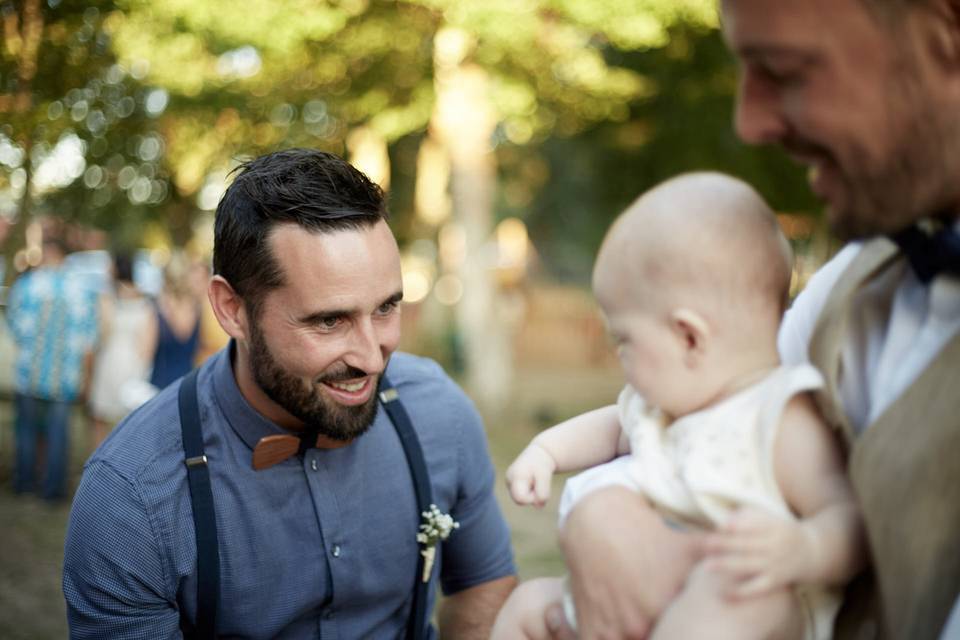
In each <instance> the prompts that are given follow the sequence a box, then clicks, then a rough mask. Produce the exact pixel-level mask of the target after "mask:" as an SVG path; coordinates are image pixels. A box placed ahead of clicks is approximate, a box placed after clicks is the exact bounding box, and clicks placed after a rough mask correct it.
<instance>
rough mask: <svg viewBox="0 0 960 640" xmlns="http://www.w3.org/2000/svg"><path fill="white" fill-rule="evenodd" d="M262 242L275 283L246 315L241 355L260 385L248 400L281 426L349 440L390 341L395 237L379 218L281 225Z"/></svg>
mask: <svg viewBox="0 0 960 640" xmlns="http://www.w3.org/2000/svg"><path fill="white" fill-rule="evenodd" d="M270 242H271V248H272V252H273V255H274V257H275V259H276V260H277V263H278V265H279V266H280V268H281V270H282V272H283V279H284V284H283V285H281V286H280V287H278V288H276V289H272V290H271V291H269V292H268V293H267V294H266V296H265V298H264V300H263V304H262V306H261V311H260V316H259V317H258V318H253V319H251V320H250V326H249V329H248V340H247V341H246V343H247V344H246V349H247V358H246V360H247V362H248V363H249V367H250V370H251V374H252V377H253V380H254V381H255V382H256V385H257V386H258V387H259V389H260V390H261V391H262V392H263V394H262V396H260V397H259V402H254V405H255V408H257V409H258V410H259V411H260V412H261V413H262V414H264V415H265V416H267V417H268V418H271V419H272V420H274V421H275V422H277V424H279V425H281V426H284V427H288V428H295V429H299V428H302V426H303V425H304V424H306V425H308V426H310V427H313V428H317V429H319V431H320V433H321V434H323V435H325V436H328V437H330V438H333V439H335V440H341V441H346V440H351V439H353V438H355V437H357V436H358V435H360V434H361V433H363V432H364V431H366V430H367V428H369V426H370V424H371V423H372V421H373V418H374V416H375V414H376V402H377V396H376V390H377V384H378V382H379V378H380V375H381V374H382V373H383V371H384V369H385V368H386V364H387V360H388V359H389V357H390V354H392V353H393V351H394V350H395V349H396V348H397V344H398V343H399V340H400V307H399V304H400V299H401V297H402V285H401V276H400V255H399V251H398V250H397V244H396V241H395V240H394V237H393V234H392V233H391V232H390V228H389V227H388V226H387V224H386V223H385V222H383V221H380V222H377V223H376V224H375V225H372V226H369V227H363V228H362V229H359V230H355V229H349V230H343V231H334V232H329V233H316V232H310V231H307V230H304V229H302V228H300V227H297V226H295V225H281V226H279V227H276V228H275V229H274V230H273V231H272V232H271V236H270ZM257 395H259V394H257ZM257 404H259V405H260V406H256V405H257Z"/></svg>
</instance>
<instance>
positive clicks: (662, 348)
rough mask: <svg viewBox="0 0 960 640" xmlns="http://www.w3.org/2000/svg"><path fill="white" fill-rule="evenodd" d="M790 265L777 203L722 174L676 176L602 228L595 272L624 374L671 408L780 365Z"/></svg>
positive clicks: (696, 402) (702, 402)
mask: <svg viewBox="0 0 960 640" xmlns="http://www.w3.org/2000/svg"><path fill="white" fill-rule="evenodd" d="M791 269H792V255H791V252H790V246H789V244H788V243H787V240H786V238H784V236H783V234H782V232H781V231H780V228H779V226H778V224H777V221H776V218H775V217H774V215H773V212H772V211H771V210H770V208H769V207H768V206H767V204H766V203H765V202H764V201H763V199H762V198H761V197H760V196H759V195H758V194H757V193H756V191H754V190H753V189H752V188H751V187H750V186H749V185H747V184H746V183H744V182H742V181H740V180H737V179H734V178H731V177H729V176H725V175H722V174H718V173H690V174H684V175H681V176H679V177H676V178H673V179H671V180H668V181H666V182H663V183H661V184H660V185H658V186H656V187H654V188H653V189H651V190H650V191H647V192H646V193H644V194H643V195H641V196H640V198H639V199H637V200H636V202H634V203H633V204H632V205H630V207H629V208H627V210H626V211H625V212H624V213H623V214H622V215H621V216H620V217H619V218H618V219H617V221H616V222H615V223H614V224H613V226H612V227H611V228H610V231H608V232H607V236H606V238H605V239H604V241H603V246H602V247H601V248H600V254H599V255H598V257H597V262H596V266H595V267H594V271H593V289H594V294H595V295H596V297H597V301H598V302H599V303H600V307H601V308H602V309H603V313H604V316H605V317H606V320H607V324H608V327H609V329H610V333H611V335H612V336H613V338H614V340H615V342H616V344H617V353H618V355H619V357H620V362H621V365H622V366H623V370H624V373H625V374H626V376H627V381H628V382H629V383H630V384H631V385H632V386H633V387H634V388H635V389H636V390H637V391H638V392H639V393H640V394H641V395H643V396H644V398H645V399H646V400H647V401H648V402H650V403H651V404H654V405H656V406H658V407H660V408H661V409H662V410H663V411H665V412H666V413H667V414H669V415H671V416H673V417H679V416H682V415H685V414H687V413H690V412H692V411H696V410H698V409H702V408H703V407H705V406H707V405H709V404H711V403H713V402H714V401H716V400H718V399H720V398H722V397H724V396H725V395H727V394H729V393H731V392H732V391H735V390H736V389H738V388H740V387H741V386H743V385H745V384H747V383H749V382H751V381H752V379H753V378H756V377H757V376H758V375H759V374H760V373H761V372H763V371H765V370H767V369H770V368H772V367H774V366H776V365H777V364H778V362H779V358H778V356H777V347H776V338H777V329H778V327H779V323H780V317H781V315H782V314H783V310H784V307H785V304H786V300H787V293H788V290H789V285H790V273H791Z"/></svg>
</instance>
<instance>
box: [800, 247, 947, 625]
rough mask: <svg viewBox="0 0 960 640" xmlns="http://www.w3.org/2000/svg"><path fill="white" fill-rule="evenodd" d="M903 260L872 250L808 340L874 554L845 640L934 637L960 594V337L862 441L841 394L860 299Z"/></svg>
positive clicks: (849, 605) (855, 587)
mask: <svg viewBox="0 0 960 640" xmlns="http://www.w3.org/2000/svg"><path fill="white" fill-rule="evenodd" d="M896 254H897V251H896V248H895V247H894V245H893V244H892V243H890V242H889V241H887V240H882V239H881V240H874V241H872V242H870V243H868V244H866V245H865V246H864V248H863V250H862V251H861V252H860V254H859V255H858V256H857V257H856V258H855V259H854V261H853V263H852V264H851V265H850V266H849V267H848V268H847V271H846V272H844V274H843V275H842V276H841V277H840V279H839V281H838V282H837V284H836V286H835V287H834V290H833V291H832V292H831V294H830V297H829V298H828V300H827V303H826V305H825V306H824V308H823V311H822V313H821V315H820V318H819V320H818V323H817V326H816V329H815V331H814V333H813V337H812V338H811V340H810V359H811V361H812V363H813V364H814V365H815V366H816V367H817V368H818V369H820V371H821V372H822V373H823V375H824V378H825V380H826V385H825V386H824V389H823V391H822V392H819V393H818V395H817V403H818V404H819V405H820V408H821V410H822V411H823V413H824V415H825V416H826V418H827V420H828V422H830V423H831V424H832V425H834V426H835V427H836V428H837V429H839V430H840V431H841V432H842V433H843V434H844V436H845V438H846V441H847V444H848V446H849V450H850V459H849V470H850V477H851V480H852V482H853V486H854V489H855V491H856V494H857V498H858V499H859V502H860V505H861V507H862V509H863V513H864V518H865V520H866V524H867V535H868V539H869V543H870V548H871V550H872V558H873V567H872V570H870V571H867V572H866V573H865V574H863V575H861V576H860V577H859V578H857V580H855V581H854V582H853V583H852V584H851V585H850V587H849V588H848V590H847V596H846V601H845V604H844V607H843V609H842V610H841V612H840V616H839V618H838V620H837V633H836V637H837V638H838V639H844V640H845V639H847V638H856V639H860V638H864V639H866V638H895V639H897V640H899V639H900V638H904V639H910V640H922V639H925V638H930V639H931V640H936V638H938V636H939V633H940V630H941V629H942V628H943V625H944V624H945V622H946V619H947V616H948V615H949V613H950V610H951V607H952V606H953V603H954V601H955V599H956V598H957V596H958V594H960V336H955V337H954V338H953V339H951V340H950V341H949V342H948V343H947V345H946V346H945V347H944V348H943V350H942V351H941V352H940V353H939V354H938V355H937V356H936V357H935V358H934V359H933V361H932V362H931V363H930V364H929V365H928V367H927V369H926V370H925V371H924V372H923V373H921V374H920V376H919V377H918V378H917V380H916V381H915V382H914V383H913V384H912V386H910V387H909V388H908V389H907V390H906V391H905V392H904V393H903V394H902V395H901V396H900V398H899V399H897V400H896V401H895V402H894V403H893V404H892V405H891V406H890V407H889V408H887V410H886V411H885V412H884V413H883V414H882V415H881V416H880V418H879V419H878V420H877V421H876V422H874V423H873V424H871V425H869V426H868V427H867V428H866V429H865V430H864V431H863V432H862V433H861V435H860V436H859V437H858V436H857V435H856V433H855V432H854V431H853V430H852V428H851V427H850V425H849V424H848V422H847V420H846V417H845V416H844V414H843V411H842V408H841V406H840V400H839V398H840V396H839V394H838V391H837V383H838V381H839V378H840V370H841V349H840V347H841V344H842V341H843V339H844V337H845V336H846V328H847V319H848V318H849V317H850V314H851V312H853V311H854V309H853V307H854V305H853V303H852V300H853V297H854V294H855V293H856V292H857V290H858V289H859V288H860V287H861V286H862V285H863V284H864V283H865V282H867V281H869V280H870V279H871V278H873V277H874V276H876V275H877V274H879V273H880V272H881V271H883V270H884V269H886V268H888V267H889V266H891V265H892V264H894V263H895V262H896V261H897V259H898V258H897V257H896ZM881 612H882V613H881Z"/></svg>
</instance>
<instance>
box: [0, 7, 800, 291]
mask: <svg viewBox="0 0 960 640" xmlns="http://www.w3.org/2000/svg"><path fill="white" fill-rule="evenodd" d="M22 4H23V3H22V2H17V3H14V2H12V1H11V0H6V2H3V3H2V4H0V6H2V7H3V16H4V20H5V21H6V22H7V23H9V21H10V19H11V16H14V15H17V16H19V15H20V13H18V12H20V11H21V5H22ZM40 6H41V8H42V13H43V37H42V43H41V48H40V54H39V56H38V57H37V65H38V66H37V73H36V74H35V77H34V79H33V80H32V82H31V84H30V86H29V87H28V89H29V93H30V108H29V109H26V110H22V109H21V110H19V111H17V110H15V109H14V108H13V106H12V105H13V100H14V97H15V96H16V95H17V92H18V91H21V90H22V89H23V83H22V82H20V81H19V79H18V78H19V75H18V74H19V73H20V71H22V60H20V58H19V57H18V56H17V55H16V51H14V49H15V48H16V47H14V46H11V45H10V44H9V42H8V43H7V44H6V46H5V47H3V48H2V51H0V112H2V116H3V126H2V127H0V134H2V136H3V138H0V151H2V149H3V144H4V140H6V141H7V143H8V146H10V145H12V146H10V148H19V149H21V150H22V151H25V152H26V153H29V156H30V160H29V164H23V163H26V162H27V160H23V161H22V162H21V164H22V165H23V166H14V165H15V164H16V163H14V162H12V161H11V162H10V163H8V164H3V162H4V158H8V159H9V158H10V157H12V156H10V154H4V153H0V208H2V207H6V209H5V210H4V211H5V212H6V215H8V216H10V215H12V214H13V213H15V211H16V206H14V205H16V204H17V203H16V201H15V200H13V201H11V200H8V201H7V202H6V204H4V201H3V196H2V194H3V193H4V192H5V193H7V194H10V193H14V192H15V191H16V190H15V189H12V188H11V185H12V184H13V183H16V182H17V181H18V180H21V179H22V178H23V176H24V174H26V175H27V176H28V177H29V178H30V179H34V178H37V177H38V176H36V175H35V173H36V171H37V170H38V169H39V167H40V164H41V161H42V159H43V158H44V157H45V156H46V155H47V154H49V153H50V152H51V151H52V150H53V149H55V148H56V145H57V144H58V142H61V141H63V140H73V137H74V136H75V137H76V139H77V140H79V142H80V147H81V150H82V156H83V167H82V170H81V171H80V172H79V173H78V172H77V171H76V167H74V171H73V173H76V174H77V175H76V178H75V179H73V180H72V181H70V179H69V176H68V178H67V179H64V180H61V181H60V182H59V183H57V184H56V185H53V186H49V187H47V188H44V189H39V190H37V191H36V193H37V197H38V198H39V201H40V205H41V206H42V207H43V208H45V209H46V210H48V211H52V212H55V213H56V214H57V215H60V216H62V217H65V218H68V219H74V220H77V221H81V222H84V223H87V224H93V225H95V226H98V227H101V228H105V229H111V230H114V231H117V232H118V233H121V234H128V235H136V234H137V233H142V231H143V230H144V229H145V228H146V223H148V222H149V221H150V220H156V219H162V220H163V221H164V223H165V224H166V226H167V227H168V228H170V229H171V230H172V233H173V236H174V238H175V239H176V240H177V241H183V240H184V239H186V238H187V237H189V234H190V232H191V223H192V219H193V218H194V215H195V213H196V210H197V202H198V196H199V194H200V193H201V192H202V191H203V189H204V188H205V187H206V186H209V185H211V184H212V185H215V186H220V185H222V183H223V180H224V176H225V174H226V172H227V171H228V170H229V169H230V168H232V166H234V165H235V164H236V162H237V159H238V158H241V157H243V156H249V155H254V154H260V153H263V152H266V151H270V150H273V149H277V148H282V147H290V146H309V147H317V148H323V149H327V150H331V151H334V152H337V153H344V151H345V144H346V138H347V135H348V134H349V132H350V130H351V129H353V128H355V127H357V126H360V125H363V126H367V127H370V128H372V129H373V130H374V131H376V132H378V133H379V134H380V135H381V136H383V137H384V138H385V139H386V140H387V141H388V143H390V145H391V156H392V159H393V178H394V180H393V187H392V189H393V198H392V199H393V203H394V210H395V212H397V213H398V214H399V215H398V217H399V220H398V227H399V228H400V229H401V235H406V234H407V233H415V229H414V228H413V227H412V226H411V224H410V223H409V221H408V220H405V218H404V217H405V216H406V215H409V214H410V212H411V210H412V201H413V196H412V184H413V179H414V177H415V176H414V174H415V158H416V148H417V144H418V141H419V140H420V139H421V138H422V136H423V135H424V132H425V131H426V129H427V126H428V124H429V121H430V118H431V115H432V113H433V109H434V102H435V88H434V83H435V79H436V78H435V76H436V73H437V69H438V65H442V64H444V62H443V59H444V56H451V55H452V56H453V57H454V58H456V59H457V60H458V61H459V60H462V61H464V62H466V63H467V64H475V65H478V66H480V67H482V68H483V69H484V71H485V72H486V73H487V76H488V78H489V79H490V85H489V86H490V97H491V102H492V104H493V106H494V108H495V110H496V117H497V118H498V122H499V125H498V127H497V130H496V134H495V139H494V140H493V143H494V146H495V148H496V152H497V155H498V162H499V164H500V166H501V190H500V199H499V204H498V213H499V215H502V216H506V215H518V216H520V217H523V218H525V219H526V220H527V221H528V223H529V225H530V227H531V236H532V237H533V238H534V240H535V241H536V242H537V244H538V248H539V249H540V254H541V255H542V256H543V257H544V259H545V260H546V263H547V265H548V266H549V267H550V268H551V270H553V271H554V272H556V273H558V274H561V275H565V276H570V277H574V278H583V277H584V276H585V274H586V273H588V272H589V264H590V262H591V261H592V256H593V252H594V251H595V249H596V246H597V244H598V243H599V241H600V238H601V237H602V234H603V232H604V230H605V229H606V227H607V225H608V224H609V222H610V220H611V219H612V218H613V217H614V216H615V215H616V213H617V212H618V211H619V210H620V209H622V207H623V206H625V205H626V204H627V203H628V202H629V201H630V200H631V199H633V198H634V197H635V196H636V195H637V194H638V193H639V192H640V191H642V190H643V189H645V188H646V187H649V186H650V185H652V184H654V183H655V182H657V181H659V180H661V179H663V178H665V177H667V176H670V175H673V174H675V173H678V172H680V171H685V170H691V169H702V168H715V169H721V170H725V171H729V172H731V173H734V174H737V175H740V176H742V177H744V178H746V179H747V180H749V181H751V182H752V183H754V184H756V185H757V186H758V187H759V189H760V190H761V191H762V192H763V193H764V194H765V195H767V196H768V197H770V199H771V200H772V201H773V203H774V204H775V205H776V206H778V207H781V208H788V209H791V210H797V209H809V208H811V207H812V206H813V203H812V201H811V199H810V196H809V195H808V192H807V189H806V187H805V185H804V184H803V180H802V176H800V175H799V171H798V170H797V169H796V168H795V167H793V166H791V165H790V164H788V163H787V162H786V161H785V160H784V159H783V158H782V156H779V155H776V154H773V153H771V152H769V151H764V150H748V149H746V148H744V147H743V146H742V145H741V144H740V143H739V142H737V140H736V139H735V136H734V134H733V132H732V131H731V124H730V123H731V117H732V116H731V104H732V96H733V93H734V88H735V87H734V85H735V72H734V68H733V65H732V63H731V61H730V58H729V55H728V54H727V53H726V51H725V49H724V47H723V44H722V42H721V40H720V38H719V34H718V31H717V25H716V21H717V17H716V9H715V4H714V2H712V1H711V0H682V1H673V2H670V1H667V0H625V2H621V3H610V2H607V1H606V0H489V1H487V2H469V1H465V0H339V1H335V0H327V1H316V0H283V1H280V0H252V1H251V2H246V3H242V4H241V5H238V4H237V3H235V2H227V1H226V0H204V1H203V2H195V1H193V0H164V1H162V2H158V1H155V0H115V1H109V2H108V1H104V0H95V1H88V2H79V0H60V1H57V0H47V1H46V2H45V3H41V5H40ZM451 29H453V30H456V32H457V33H458V34H460V36H459V37H460V38H461V40H462V42H461V44H462V45H463V50H462V51H459V52H457V51H454V52H450V51H446V50H445V49H444V48H443V47H446V46H448V45H449V41H441V40H438V34H444V33H449V32H450V30H451ZM445 43H446V44H445ZM4 105H6V107H5V106H4ZM4 109H5V110H4ZM13 155H14V156H15V155H16V154H15V153H14V154H13ZM27 169H31V171H26V170H27ZM18 171H19V173H17V172H18ZM14 174H17V175H14ZM71 175H72V174H71ZM11 203H12V204H11ZM209 204H210V203H209V198H207V199H206V205H207V206H209ZM12 206H13V208H11V207H12ZM0 212H2V211H0ZM125 229H126V231H124V230H125Z"/></svg>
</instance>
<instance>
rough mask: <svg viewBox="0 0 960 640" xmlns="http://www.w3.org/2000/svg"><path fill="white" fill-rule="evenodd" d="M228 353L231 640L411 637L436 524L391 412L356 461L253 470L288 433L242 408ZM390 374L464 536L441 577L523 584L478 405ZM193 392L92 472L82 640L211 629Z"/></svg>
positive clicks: (447, 552)
mask: <svg viewBox="0 0 960 640" xmlns="http://www.w3.org/2000/svg"><path fill="white" fill-rule="evenodd" d="M229 353H230V347H228V348H227V349H225V350H224V351H222V352H221V353H219V354H218V355H216V356H215V357H213V358H211V360H210V361H208V363H207V364H206V365H204V367H203V369H202V370H201V372H200V376H199V403H200V412H201V416H202V420H203V430H204V447H205V449H206V455H207V457H208V459H209V466H210V472H211V482H212V485H213V496H214V503H215V510H216V519H217V531H218V535H219V538H220V569H221V583H220V584H221V587H220V588H221V604H220V610H219V614H218V617H217V631H218V634H219V635H220V637H235V638H323V639H325V640H326V639H333V638H339V639H341V640H353V639H357V638H396V637H400V636H402V634H403V631H404V628H405V625H406V622H407V618H408V616H409V609H410V603H411V596H412V586H413V583H414V580H415V576H414V573H415V571H416V564H417V559H418V553H419V551H418V547H417V543H416V532H417V528H418V526H419V523H420V516H419V513H418V509H417V505H416V499H415V496H414V492H413V481H412V479H411V476H410V472H409V469H408V467H407V463H406V459H405V457H404V453H403V449H402V448H401V444H400V441H399V439H398V437H397V434H396V432H395V430H394V428H393V426H392V424H391V423H390V422H389V419H388V417H387V416H386V412H385V411H383V410H380V411H378V414H377V418H376V420H375V422H374V424H373V426H372V427H371V429H370V431H368V432H367V433H366V434H364V435H363V436H362V437H360V438H359V439H357V440H356V441H355V442H354V443H352V444H350V445H348V446H346V447H343V448H340V449H332V450H319V449H310V450H308V451H307V452H306V454H305V455H304V456H303V457H302V458H299V457H297V456H294V457H292V458H290V459H288V460H286V461H284V462H282V463H280V464H277V465H275V466H273V467H271V468H269V469H265V470H263V471H254V470H253V468H252V466H251V455H252V447H253V446H254V445H255V444H256V443H257V441H258V440H259V439H260V438H261V437H262V436H265V435H269V434H274V433H281V429H280V428H278V427H277V426H275V425H274V424H273V423H271V422H269V421H267V420H266V419H265V418H263V417H262V416H261V415H259V414H258V413H256V411H254V410H253V409H252V408H251V407H250V406H249V404H247V402H246V400H245V399H244V398H243V396H242V395H241V394H240V391H239V389H238V388H237V385H236V382H235V380H234V377H233V372H232V369H231V366H230V356H229ZM387 372H388V375H389V376H390V379H391V382H392V383H393V384H394V386H396V387H397V389H398V390H399V392H400V399H401V401H402V402H403V403H404V406H405V407H406V408H407V411H408V413H409V414H410V417H411V419H412V421H413V424H414V427H415V429H416V431H417V434H418V436H419V438H420V441H421V444H422V445H423V450H424V454H425V458H426V463H427V467H428V470H429V473H430V476H431V481H432V484H433V494H434V501H435V502H436V503H437V505H438V506H439V507H440V509H441V510H443V511H444V512H449V513H451V514H452V515H453V517H454V518H455V519H456V520H457V521H459V522H460V528H459V529H457V530H456V531H454V532H453V533H452V534H451V536H450V538H449V540H448V541H447V542H446V543H444V545H443V547H442V549H441V552H440V553H439V554H438V559H437V563H438V566H439V574H437V573H436V572H435V574H434V575H439V576H440V583H441V585H442V588H443V590H444V592H446V593H454V592H457V591H460V590H462V589H466V588H468V587H472V586H475V585H477V584H480V583H482V582H486V581H489V580H493V579H496V578H501V577H504V576H508V575H512V574H513V573H514V565H513V557H512V552H511V548H510V540H509V532H508V529H507V526H506V523H505V522H504V520H503V517H502V515H501V513H500V509H499V507H498V505H497V503H496V501H495V499H494V496H493V490H492V489H493V482H494V470H493V466H492V464H491V462H490V459H489V456H488V453H487V445H486V438H485V435H484V431H483V428H482V424H481V422H480V419H479V417H478V415H477V413H476V410H475V409H474V407H473V405H472V404H471V403H470V401H469V400H468V399H467V398H466V396H465V395H464V394H463V393H462V392H461V391H460V389H459V388H458V387H457V386H456V385H455V384H454V383H453V382H452V381H451V380H450V379H449V378H448V377H447V376H446V375H445V374H444V373H443V372H442V370H441V369H440V367H439V366H437V364H436V363H434V362H432V361H430V360H426V359H423V358H418V357H415V356H411V355H408V354H403V353H396V354H394V355H393V357H392V358H391V360H390V364H389V368H388V370H387ZM178 387H179V385H172V386H171V387H170V388H168V389H166V390H165V391H163V392H161V394H160V395H158V396H157V397H156V398H154V399H153V400H151V401H150V402H148V403H147V404H146V405H144V406H143V407H141V408H140V409H138V410H137V411H135V412H134V413H133V414H131V415H130V416H129V417H128V418H127V419H126V420H124V421H123V422H122V423H121V424H120V425H119V426H118V427H117V428H116V429H115V430H114V431H113V433H112V434H111V435H110V437H109V438H108V439H107V440H106V441H105V442H104V443H103V445H102V446H101V447H100V448H99V449H98V450H97V451H96V452H95V453H94V455H93V456H92V457H91V458H90V460H89V461H88V462H87V465H86V467H85V469H84V474H83V479H82V481H81V483H80V487H79V489H78V491H77V495H76V497H75V499H74V503H73V509H72V511H71V514H70V522H69V526H68V530H67V539H66V550H65V557H64V575H63V590H64V595H65V597H66V601H67V617H68V622H69V625H70V635H71V637H73V638H117V639H119V638H144V639H150V640H157V639H162V638H179V637H181V631H180V626H179V624H180V610H179V608H180V607H183V609H184V611H185V613H186V615H187V617H188V618H189V619H190V620H191V621H192V620H194V619H195V614H196V589H197V582H196V578H197V576H196V544H195V538H194V527H193V518H192V515H191V503H190V494H189V489H188V486H187V479H186V471H185V467H184V464H183V458H184V454H183V450H182V443H181V436H180V426H179V418H178V410H177V390H178ZM435 571H436V570H435ZM434 583H436V580H434ZM435 591H436V587H435V586H434V587H433V588H432V589H431V593H430V606H431V607H432V605H433V602H434V600H435V596H436V593H435Z"/></svg>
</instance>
